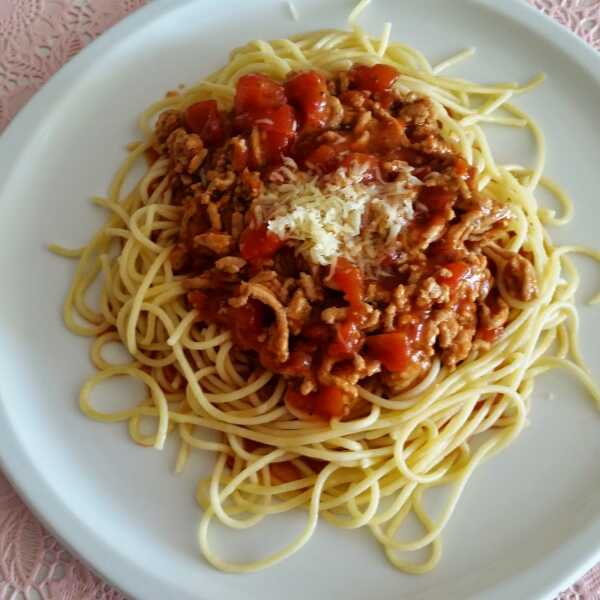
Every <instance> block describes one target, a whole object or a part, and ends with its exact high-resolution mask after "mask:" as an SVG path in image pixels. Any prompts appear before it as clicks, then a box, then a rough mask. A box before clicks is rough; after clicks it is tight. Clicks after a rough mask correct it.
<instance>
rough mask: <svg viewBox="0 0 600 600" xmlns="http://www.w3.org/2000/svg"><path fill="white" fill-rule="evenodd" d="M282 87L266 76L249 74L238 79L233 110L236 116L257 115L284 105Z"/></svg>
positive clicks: (284, 99)
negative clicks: (243, 114) (244, 114)
mask: <svg viewBox="0 0 600 600" xmlns="http://www.w3.org/2000/svg"><path fill="white" fill-rule="evenodd" d="M285 101H286V98H285V91H284V89H283V86H282V85H280V84H278V83H277V82H275V81H273V80H272V79H271V78H270V77H267V76H266V75H260V74H258V73H251V74H249V75H243V76H242V77H240V78H239V79H238V82H237V85H236V89H235V99H234V108H235V112H236V113H237V114H242V113H258V112H262V111H264V110H268V109H271V108H278V107H279V106H282V105H283V104H285Z"/></svg>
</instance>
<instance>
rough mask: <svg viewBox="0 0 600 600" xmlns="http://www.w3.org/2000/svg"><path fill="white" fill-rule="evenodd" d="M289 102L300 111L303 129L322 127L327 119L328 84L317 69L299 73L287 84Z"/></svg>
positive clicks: (286, 91) (286, 90)
mask: <svg viewBox="0 0 600 600" xmlns="http://www.w3.org/2000/svg"><path fill="white" fill-rule="evenodd" d="M285 93H286V96H287V98H288V102H289V103H290V104H291V105H292V106H294V107H295V108H296V109H297V110H298V111H299V113H300V124H301V127H302V129H303V130H305V131H310V130H315V129H320V128H321V127H323V126H324V125H325V123H326V121H327V113H328V109H327V97H328V93H327V84H326V82H325V79H324V78H323V77H322V76H321V75H319V73H317V72H316V71H306V72H304V73H299V74H298V75H295V76H294V77H292V78H291V79H289V80H288V81H287V82H286V84H285Z"/></svg>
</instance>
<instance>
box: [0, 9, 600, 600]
mask: <svg viewBox="0 0 600 600" xmlns="http://www.w3.org/2000/svg"><path fill="white" fill-rule="evenodd" d="M144 1H145V0H0V132H1V131H2V130H3V129H4V128H5V127H6V125H7V124H8V123H9V121H10V120H11V118H12V117H13V116H14V114H15V113H16V112H17V111H18V110H19V109H20V108H21V107H22V106H23V105H24V104H25V102H27V100H28V99H29V98H30V97H31V96H32V95H33V94H34V93H35V91H36V90H37V89H38V88H39V87H40V86H41V85H43V83H44V82H45V81H46V80H47V79H48V78H49V77H50V76H51V75H52V74H53V73H54V72H55V71H56V70H57V69H58V68H59V67H60V66H61V65H62V64H64V63H65V62H66V61H68V60H69V59H70V58H71V57H72V56H74V55H75V54H76V53H77V52H79V50H81V48H83V46H85V45H86V44H88V43H89V42H90V41H91V40H92V39H94V38H95V37H96V36H98V35H100V34H101V33H102V32H103V31H105V30H106V29H108V28H109V27H110V26H111V25H113V24H114V23H116V22H117V21H119V20H120V19H121V18H123V17H124V16H125V15H126V14H127V13H129V12H131V11H134V10H135V9H137V8H138V7H139V6H141V5H142V4H144ZM529 1H530V2H531V4H533V5H534V6H536V7H537V8H539V9H540V10H542V11H544V12H545V13H546V14H547V15H549V16H550V17H552V18H554V19H556V20H557V21H559V22H560V23H561V24H563V25H565V26H567V27H569V28H570V29H572V30H573V31H575V32H576V33H577V34H578V35H580V36H581V37H582V38H583V39H584V40H586V41H587V42H588V43H589V44H590V45H591V46H593V47H594V48H596V49H598V50H600V0H529ZM38 598H42V599H48V600H92V599H93V600H123V595H122V594H120V593H119V592H118V591H116V590H115V589H113V588H112V587H110V586H109V585H107V584H106V583H104V582H103V581H101V580H100V579H99V578H98V577H97V576H96V575H94V574H93V573H91V572H90V571H89V569H87V568H86V567H85V566H84V565H82V564H81V563H80V562H79V561H78V560H77V559H76V558H75V557H72V556H70V555H69V554H68V552H66V551H65V550H64V549H63V548H62V547H61V545H60V544H59V542H57V540H56V539H55V538H54V537H53V536H52V535H50V534H49V533H47V532H46V531H45V530H44V528H43V527H42V525H41V524H40V523H39V522H38V521H37V520H36V518H35V517H34V516H33V515H32V514H31V512H30V511H29V510H28V508H27V507H26V506H25V504H23V502H22V501H21V500H20V499H19V497H18V496H17V494H16V493H15V491H14V490H13V489H12V487H11V486H10V484H9V483H8V481H7V480H6V479H5V478H4V476H3V475H2V474H1V473H0V600H8V599H10V600H33V599H36V600H37V599H38ZM583 599H585V600H593V599H598V600H600V565H598V566H597V567H595V568H594V569H592V570H591V571H590V572H589V573H587V575H585V577H583V579H581V581H579V582H577V583H576V584H574V585H573V586H572V587H571V588H569V589H568V590H566V591H564V592H563V593H562V594H561V595H560V600H583Z"/></svg>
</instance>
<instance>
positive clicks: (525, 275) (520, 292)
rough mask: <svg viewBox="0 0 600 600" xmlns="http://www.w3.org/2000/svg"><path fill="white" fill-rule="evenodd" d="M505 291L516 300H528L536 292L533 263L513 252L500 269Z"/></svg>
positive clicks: (534, 295) (532, 297)
mask: <svg viewBox="0 0 600 600" xmlns="http://www.w3.org/2000/svg"><path fill="white" fill-rule="evenodd" d="M502 277H503V280H504V284H505V285H506V291H507V292H508V293H509V294H510V295H511V296H512V297H513V298H516V299H517V300H521V301H522V302H530V301H531V300H533V299H534V298H535V297H536V296H537V293H538V289H537V278H536V275H535V270H534V268H533V265H532V264H531V263H530V262H529V261H528V260H527V259H526V258H525V257H523V256H521V255H519V254H515V255H514V256H512V257H511V258H510V260H509V261H508V262H507V263H506V265H505V266H504V269H502Z"/></svg>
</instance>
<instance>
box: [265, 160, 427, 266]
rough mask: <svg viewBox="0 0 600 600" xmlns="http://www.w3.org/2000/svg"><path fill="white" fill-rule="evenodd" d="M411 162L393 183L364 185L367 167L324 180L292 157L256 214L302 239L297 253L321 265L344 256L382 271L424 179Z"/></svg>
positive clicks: (275, 176) (281, 234)
mask: <svg viewBox="0 0 600 600" xmlns="http://www.w3.org/2000/svg"><path fill="white" fill-rule="evenodd" d="M411 171H412V168H411V167H410V166H408V165H406V169H405V172H404V174H403V175H404V177H403V178H402V180H401V181H396V182H393V183H385V182H375V183H370V184H368V185H367V184H364V183H362V179H363V176H364V172H365V167H358V166H354V167H352V168H351V169H350V170H349V171H347V170H342V169H340V170H338V171H336V172H335V173H334V174H332V175H329V176H326V177H322V178H319V177H317V176H316V175H310V174H307V173H304V172H300V171H298V170H297V167H296V165H295V163H294V162H293V161H292V160H290V159H287V160H286V163H285V164H284V166H283V167H281V168H280V169H279V170H278V171H276V172H275V173H274V174H273V176H272V182H271V183H269V184H267V186H266V187H265V190H264V192H263V193H262V195H261V197H260V198H259V199H258V201H257V202H256V204H255V216H256V217H257V219H258V220H259V221H260V222H266V223H267V227H268V229H269V230H270V231H272V232H273V233H275V234H276V235H277V236H278V237H280V238H282V239H288V240H296V241H299V242H301V244H300V246H299V248H298V252H299V253H301V254H303V255H304V256H305V257H306V258H307V259H308V260H310V261H311V262H313V263H316V264H320V265H331V264H334V263H335V261H336V260H337V258H338V257H340V256H343V257H346V258H348V259H349V260H351V261H353V262H355V263H357V264H359V266H361V268H363V269H365V270H366V271H371V270H373V269H377V265H378V262H379V261H380V260H381V258H382V257H383V255H384V254H385V251H386V249H388V248H389V247H390V246H392V245H393V244H394V243H395V241H396V239H397V237H398V235H399V234H400V232H401V231H402V228H403V227H404V225H406V223H407V222H408V221H410V220H411V219H412V218H413V202H414V200H415V198H416V195H417V186H418V185H420V184H421V182H420V181H419V180H418V179H416V178H415V177H413V176H412V175H411Z"/></svg>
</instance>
